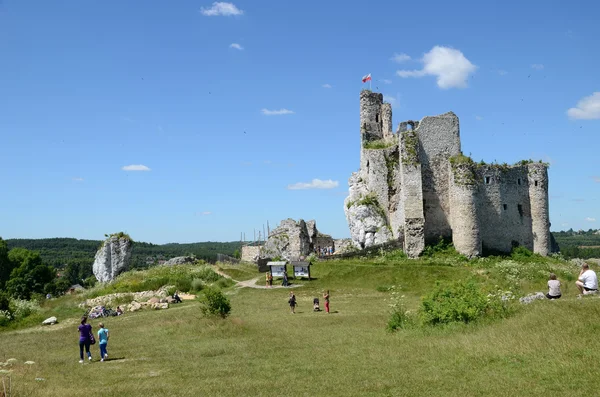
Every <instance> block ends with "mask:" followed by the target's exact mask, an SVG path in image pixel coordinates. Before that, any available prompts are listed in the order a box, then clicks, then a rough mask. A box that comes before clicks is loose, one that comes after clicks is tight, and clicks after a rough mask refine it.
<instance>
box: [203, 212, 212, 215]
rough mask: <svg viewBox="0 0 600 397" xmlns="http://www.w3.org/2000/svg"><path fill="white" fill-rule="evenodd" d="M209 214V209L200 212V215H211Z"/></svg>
mask: <svg viewBox="0 0 600 397" xmlns="http://www.w3.org/2000/svg"><path fill="white" fill-rule="evenodd" d="M211 214H212V212H210V211H204V212H201V213H200V215H211Z"/></svg>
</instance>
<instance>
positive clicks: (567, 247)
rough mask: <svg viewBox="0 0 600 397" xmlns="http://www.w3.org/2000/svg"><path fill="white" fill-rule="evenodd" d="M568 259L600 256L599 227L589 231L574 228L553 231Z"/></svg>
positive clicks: (561, 250) (562, 252)
mask: <svg viewBox="0 0 600 397" xmlns="http://www.w3.org/2000/svg"><path fill="white" fill-rule="evenodd" d="M552 234H553V235H554V238H555V239H556V242H557V243H558V245H559V247H560V253H561V254H562V255H563V256H564V257H565V258H566V259H572V258H581V259H589V258H600V234H598V230H597V229H589V230H587V231H584V230H579V231H575V230H573V229H569V230H565V231H560V232H552Z"/></svg>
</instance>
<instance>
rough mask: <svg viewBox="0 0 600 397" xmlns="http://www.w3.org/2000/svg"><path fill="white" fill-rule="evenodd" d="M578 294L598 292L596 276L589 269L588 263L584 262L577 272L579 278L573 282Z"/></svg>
mask: <svg viewBox="0 0 600 397" xmlns="http://www.w3.org/2000/svg"><path fill="white" fill-rule="evenodd" d="M575 285H577V288H578V289H579V294H580V295H589V294H595V293H596V292H598V277H597V276H596V272H595V271H593V270H592V269H590V265H588V264H587V263H584V264H583V265H582V266H581V272H579V279H578V280H577V281H576V282H575Z"/></svg>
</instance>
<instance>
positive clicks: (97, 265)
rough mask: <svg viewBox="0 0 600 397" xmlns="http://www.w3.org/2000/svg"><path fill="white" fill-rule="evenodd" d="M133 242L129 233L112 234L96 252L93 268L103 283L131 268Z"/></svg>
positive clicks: (95, 274) (97, 277)
mask: <svg viewBox="0 0 600 397" xmlns="http://www.w3.org/2000/svg"><path fill="white" fill-rule="evenodd" d="M132 246H133V243H132V241H131V239H130V238H129V236H127V235H122V234H119V235H112V236H110V237H109V238H107V239H106V240H105V241H104V242H103V243H102V247H100V249H98V252H96V257H95V259H94V265H93V267H92V270H93V272H94V276H96V279H97V280H98V281H100V282H101V283H105V282H110V281H112V280H113V279H114V278H115V277H117V276H118V275H119V274H120V273H122V272H124V271H126V270H128V269H129V260H130V258H131V249H132Z"/></svg>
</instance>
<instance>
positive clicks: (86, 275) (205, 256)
mask: <svg viewBox="0 0 600 397" xmlns="http://www.w3.org/2000/svg"><path fill="white" fill-rule="evenodd" d="M102 242H103V241H101V240H78V239H75V238H46V239H7V240H2V238H0V290H6V291H7V292H8V293H9V294H10V295H12V296H13V297H15V298H20V299H29V298H30V297H31V295H32V294H36V293H37V294H47V293H50V294H52V295H57V294H60V293H62V292H64V291H66V290H67V289H68V288H69V287H70V286H71V285H73V284H81V285H83V286H90V285H93V284H94V283H95V277H94V276H93V273H92V265H93V263H94V257H95V255H96V252H97V251H98V249H99V248H100V246H101V244H102ZM240 247H241V244H240V242H239V241H236V242H225V243H223V242H201V243H190V244H177V243H171V244H162V245H158V244H151V243H144V242H136V241H134V242H133V245H132V253H131V262H130V268H132V269H141V268H147V267H150V266H154V265H157V264H158V263H159V262H160V261H163V260H168V259H170V258H174V257H177V256H186V255H189V256H195V257H196V258H198V259H202V260H204V261H206V262H211V263H212V262H215V261H216V259H217V254H219V253H221V254H226V255H230V256H234V255H236V254H238V253H239V249H240ZM61 291H62V292H61Z"/></svg>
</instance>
